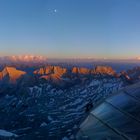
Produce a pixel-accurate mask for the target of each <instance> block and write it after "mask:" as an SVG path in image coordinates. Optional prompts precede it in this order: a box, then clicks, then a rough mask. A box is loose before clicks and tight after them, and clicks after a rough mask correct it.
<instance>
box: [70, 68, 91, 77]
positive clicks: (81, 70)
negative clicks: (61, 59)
mask: <svg viewBox="0 0 140 140" xmlns="http://www.w3.org/2000/svg"><path fill="white" fill-rule="evenodd" d="M72 73H74V74H83V75H87V74H90V69H87V68H78V67H73V68H72Z"/></svg>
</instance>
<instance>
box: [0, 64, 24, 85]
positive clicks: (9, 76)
mask: <svg viewBox="0 0 140 140" xmlns="http://www.w3.org/2000/svg"><path fill="white" fill-rule="evenodd" d="M25 74H26V72H24V71H21V70H17V69H16V68H14V67H5V68H4V69H3V71H2V72H0V80H6V81H7V80H8V82H10V83H16V80H17V79H19V78H20V77H21V76H23V75H25Z"/></svg>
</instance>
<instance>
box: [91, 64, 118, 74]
mask: <svg viewBox="0 0 140 140" xmlns="http://www.w3.org/2000/svg"><path fill="white" fill-rule="evenodd" d="M92 73H93V74H106V75H112V76H114V75H115V74H116V72H115V71H114V70H113V69H112V67H109V66H97V67H96V68H95V69H94V70H93V71H92Z"/></svg>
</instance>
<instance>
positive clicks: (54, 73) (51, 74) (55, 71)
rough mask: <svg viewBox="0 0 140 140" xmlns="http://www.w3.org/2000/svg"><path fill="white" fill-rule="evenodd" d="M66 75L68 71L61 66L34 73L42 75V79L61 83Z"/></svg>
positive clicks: (48, 67) (41, 69)
mask: <svg viewBox="0 0 140 140" xmlns="http://www.w3.org/2000/svg"><path fill="white" fill-rule="evenodd" d="M66 73H67V69H66V68H62V67H60V66H47V67H45V68H40V69H39V70H36V71H34V74H38V75H41V77H40V78H43V79H46V80H52V81H53V82H58V81H60V80H61V78H62V76H63V75H65V74H66Z"/></svg>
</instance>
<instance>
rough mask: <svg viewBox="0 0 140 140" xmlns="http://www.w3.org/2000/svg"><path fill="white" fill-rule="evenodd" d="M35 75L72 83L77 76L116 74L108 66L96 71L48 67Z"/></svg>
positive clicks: (100, 67) (97, 68) (98, 68)
mask: <svg viewBox="0 0 140 140" xmlns="http://www.w3.org/2000/svg"><path fill="white" fill-rule="evenodd" d="M34 74H37V75H39V76H40V78H43V79H46V80H49V81H52V82H55V83H58V82H59V81H63V80H64V78H65V79H67V80H68V79H69V81H72V80H74V79H75V78H76V77H77V76H75V75H78V78H83V77H85V76H88V75H91V76H92V75H93V74H106V75H112V76H115V74H116V73H115V71H114V70H113V69H112V68H111V67H108V66H98V67H96V68H95V69H88V68H83V67H81V68H80V67H73V68H72V69H71V70H70V71H69V70H68V69H67V68H63V67H60V66H47V67H44V68H40V69H38V70H35V71H34ZM79 76H80V77H79Z"/></svg>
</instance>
